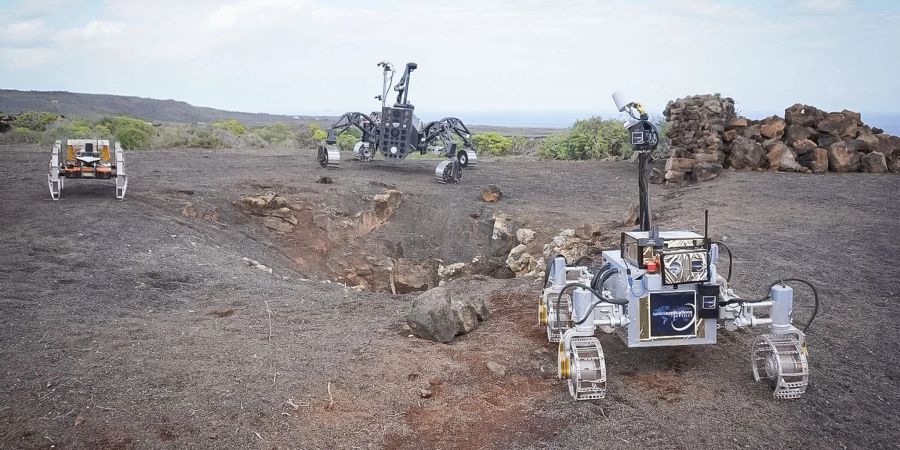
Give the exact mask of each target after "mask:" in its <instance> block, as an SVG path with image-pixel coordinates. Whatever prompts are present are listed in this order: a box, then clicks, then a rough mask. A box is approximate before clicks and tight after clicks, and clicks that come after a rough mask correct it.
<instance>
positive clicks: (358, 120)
mask: <svg viewBox="0 0 900 450" xmlns="http://www.w3.org/2000/svg"><path fill="white" fill-rule="evenodd" d="M350 128H356V129H357V130H359V131H360V132H362V139H361V140H362V141H363V142H369V141H370V136H371V135H372V134H373V133H374V130H375V121H374V120H373V119H372V118H371V117H369V116H368V115H366V114H363V113H361V112H348V113H345V114H344V115H342V116H341V117H338V119H337V120H336V121H334V123H332V124H331V126H330V127H329V128H328V138H326V142H327V143H329V144H334V143H335V142H336V141H337V137H338V135H340V134H341V133H343V132H345V131H347V130H349V129H350Z"/></svg>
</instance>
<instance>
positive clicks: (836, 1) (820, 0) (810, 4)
mask: <svg viewBox="0 0 900 450" xmlns="http://www.w3.org/2000/svg"><path fill="white" fill-rule="evenodd" d="M800 6H802V7H803V8H806V9H808V10H812V11H816V12H834V11H843V10H845V9H847V8H848V7H849V6H850V2H849V0H802V1H801V2H800Z"/></svg>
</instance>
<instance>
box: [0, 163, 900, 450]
mask: <svg viewBox="0 0 900 450" xmlns="http://www.w3.org/2000/svg"><path fill="white" fill-rule="evenodd" d="M46 150H47V149H36V148H31V147H6V148H2V149H0V154H2V155H3V158H4V163H3V164H2V165H0V177H2V180H3V181H2V182H0V233H2V235H0V280H2V289H0V374H2V376H0V447H2V448H50V447H58V448H173V447H179V448H185V447H189V448H391V449H393V448H409V449H419V448H574V447H588V448H600V447H604V448H636V447H638V448H640V447H656V448H677V449H693V448H736V447H741V448H743V447H748V448H774V447H777V448H823V447H824V448H848V447H849V448H897V442H900V431H898V429H897V427H896V425H897V423H900V389H898V387H897V386H898V383H900V366H898V361H900V354H898V350H897V345H896V343H897V342H898V341H900V323H898V322H897V321H894V320H893V319H892V318H893V317H896V316H897V315H898V314H900V306H898V291H900V287H898V285H897V279H898V276H900V270H898V268H897V264H896V263H895V261H896V257H897V253H898V252H900V239H898V237H900V235H898V224H900V202H898V193H900V177H897V176H893V175H869V174H843V175H837V174H828V175H821V176H811V175H799V174H778V173H767V172H749V173H748V172H726V173H725V174H724V175H723V176H721V177H720V178H719V179H717V180H714V181H712V182H708V183H703V184H700V185H694V186H686V187H662V186H652V187H651V188H652V191H653V196H652V204H653V206H654V208H655V210H656V211H657V212H658V213H659V217H658V219H657V222H658V223H659V224H660V225H661V227H663V228H669V229H678V228H691V229H695V230H702V223H703V209H709V211H710V218H711V219H710V228H711V234H712V236H713V237H715V238H722V239H726V242H727V243H728V244H729V246H730V247H731V248H732V250H733V251H734V252H735V254H736V258H735V272H736V273H735V275H734V278H733V280H732V282H733V284H734V285H735V287H736V290H737V291H738V293H741V294H745V295H747V296H755V295H759V294H762V293H763V291H764V290H765V288H766V286H768V284H769V282H770V281H773V280H777V279H778V278H780V277H786V276H798V277H802V278H806V279H809V280H811V281H813V282H815V283H816V284H817V285H818V286H819V289H820V292H821V295H822V301H823V307H822V310H821V312H820V315H819V318H818V319H817V320H816V322H815V323H814V324H813V326H812V328H811V330H810V333H809V351H810V363H811V385H810V388H809V390H808V391H807V393H806V395H805V397H803V398H802V399H800V400H797V401H776V400H774V399H773V398H771V394H770V391H769V390H768V388H767V387H766V386H764V385H762V384H756V383H754V382H753V380H752V377H751V373H750V367H749V352H750V344H751V342H752V339H753V336H754V335H755V334H757V333H759V331H745V332H738V333H728V332H724V330H723V331H722V332H720V334H719V343H718V344H717V345H715V346H703V347H690V348H675V349H632V350H629V349H627V348H625V346H624V345H623V344H622V343H621V342H620V341H619V340H618V338H617V337H615V336H603V337H602V339H601V342H602V344H603V348H604V351H605V353H606V360H607V367H608V376H609V380H610V381H609V384H608V396H607V398H606V399H605V400H602V401H596V402H580V403H576V402H574V401H572V399H571V398H570V397H569V394H568V392H567V390H566V388H565V385H564V384H563V383H561V382H559V381H558V380H556V378H555V376H556V360H555V347H554V346H553V345H551V344H549V343H547V342H546V339H545V335H544V331H543V330H542V329H541V328H539V327H538V326H537V324H536V314H535V310H536V304H537V295H538V290H539V286H538V285H536V284H535V283H534V280H532V279H529V278H519V279H512V280H494V279H485V280H482V281H473V283H477V284H479V286H480V287H479V289H484V290H485V292H486V293H487V294H486V300H487V304H488V308H489V309H490V313H491V315H490V318H489V319H488V320H487V321H486V322H485V323H484V324H483V325H482V326H481V327H480V328H478V329H477V330H475V331H474V332H472V333H470V334H468V335H466V336H462V337H459V338H458V339H457V340H456V341H455V342H454V343H453V344H450V345H444V344H438V343H433V342H429V341H423V340H419V339H417V338H411V337H409V328H408V327H407V326H406V324H405V314H406V312H407V310H408V308H409V306H410V304H411V302H412V301H413V299H414V298H415V295H414V294H406V295H392V294H390V293H385V292H359V291H357V290H354V289H348V288H347V287H344V286H343V285H341V284H338V283H334V282H328V278H335V277H336V276H337V275H339V272H340V271H341V270H345V269H346V267H343V266H341V261H344V260H354V261H357V260H364V259H365V258H366V257H368V256H384V255H373V254H372V253H371V252H378V251H381V252H386V254H387V256H406V257H439V258H441V259H442V260H444V261H445V262H446V263H450V262H456V261H462V262H467V261H470V260H471V258H472V257H473V256H478V255H479V254H481V253H483V252H484V251H485V248H486V245H487V242H486V240H487V235H486V234H485V228H486V223H488V222H487V220H488V219H489V218H490V217H491V216H492V215H493V214H494V213H496V212H498V211H502V212H504V213H506V214H507V215H509V216H510V217H512V218H514V219H515V220H517V221H519V222H521V223H522V224H525V225H527V226H529V227H531V228H533V229H535V230H537V231H538V240H542V241H543V242H546V240H547V239H548V238H549V237H551V236H552V235H554V234H555V233H556V232H558V231H559V230H561V229H563V228H573V227H575V226H577V225H578V224H581V223H586V222H590V223H600V224H607V225H609V224H614V223H616V222H617V221H620V220H621V216H622V211H623V210H624V209H625V207H626V206H628V205H630V204H631V203H633V202H634V201H635V200H636V198H637V195H636V172H635V167H634V165H633V164H631V163H624V162H617V163H614V162H610V163H596V162H583V163H571V162H538V161H526V160H495V161H491V160H486V161H482V162H481V165H480V167H479V168H478V169H477V170H474V171H467V172H465V174H464V176H463V180H462V183H461V184H459V185H455V186H444V185H440V184H437V183H436V182H435V181H434V180H433V175H431V174H432V173H433V166H434V162H433V161H407V162H406V163H404V164H400V165H390V164H387V163H378V162H376V163H374V164H370V165H368V166H366V165H364V164H363V163H358V162H356V163H354V162H347V163H345V164H343V166H342V167H341V168H340V169H337V170H334V171H329V172H328V175H330V176H331V177H332V178H333V179H334V184H318V183H316V182H315V180H316V178H317V177H318V176H319V175H322V174H323V172H324V171H323V170H322V169H319V168H318V166H317V165H316V164H315V163H314V155H313V152H312V151H303V152H298V151H296V150H290V149H282V150H277V149H276V150H254V151H232V150H223V151H204V150H169V151H146V152H130V153H128V154H127V162H128V164H129V165H128V169H129V174H130V176H131V181H130V186H129V190H128V193H127V196H126V199H125V201H124V202H118V201H116V200H115V198H114V195H113V191H114V189H113V187H112V184H111V183H110V182H78V181H73V182H69V183H67V185H66V189H65V190H64V191H63V195H62V200H60V201H58V202H53V201H51V200H50V196H49V193H48V190H47V187H46V182H45V177H46V168H47V156H48V155H47V153H48V152H47V151H46ZM488 183H496V184H498V185H499V186H500V187H501V188H502V189H503V192H504V194H505V195H504V197H503V199H502V200H501V201H500V202H498V203H496V204H487V203H483V202H481V201H480V200H479V198H478V194H479V192H480V188H481V187H482V186H483V185H486V184H488ZM385 186H389V187H396V188H397V189H399V190H400V191H402V192H403V193H404V195H403V199H402V203H401V204H400V206H399V207H398V208H397V210H396V211H395V212H394V214H393V216H392V217H391V218H390V220H388V221H387V222H385V223H383V224H380V226H379V227H377V228H375V229H373V230H371V231H369V232H367V233H365V234H361V235H356V236H350V235H340V234H339V233H338V235H336V236H330V237H331V238H335V237H337V240H335V239H330V240H329V239H322V240H316V239H318V238H316V236H319V237H321V236H320V235H321V233H319V232H316V231H315V230H312V229H311V228H307V227H306V225H305V223H304V222H303V221H302V220H301V224H300V225H299V226H298V227H297V229H295V230H294V231H293V232H291V233H288V234H281V233H277V232H274V231H272V230H269V229H267V228H265V227H264V226H263V225H262V221H261V220H260V218H257V217H252V216H249V215H247V214H245V213H244V212H242V211H241V210H239V209H238V208H237V207H235V206H234V202H235V201H237V200H238V199H239V198H240V197H241V196H242V195H259V194H263V193H266V192H268V191H277V192H279V193H282V194H284V195H285V196H286V197H287V198H288V199H289V200H290V201H291V202H292V204H296V205H305V206H304V207H303V208H305V209H303V210H304V211H307V212H308V214H307V215H309V216H313V215H315V213H316V212H321V211H330V212H331V213H335V212H337V213H339V214H345V215H346V217H349V218H352V217H354V213H355V212H360V211H363V210H365V209H366V208H369V207H370V205H371V197H372V195H374V194H378V193H381V192H383V191H384V187H385ZM487 230H488V231H487V232H489V227H487ZM317 233H318V234H317ZM326 237H329V236H326ZM391 252H393V254H392V255H391V254H389V253H391ZM245 257H246V258H251V259H253V260H256V261H259V262H260V263H262V264H265V265H266V266H269V267H271V268H272V269H273V271H272V273H269V272H267V271H262V270H258V269H257V268H254V267H251V266H248V265H247V264H246V263H245V262H244V261H243V260H242V258H245ZM360 258H362V259H360ZM798 294H799V297H798V298H797V300H796V301H797V307H796V310H797V312H796V314H797V316H798V319H800V320H803V319H804V318H805V317H807V314H809V311H810V308H809V307H808V305H810V304H811V300H812V299H811V297H810V296H809V295H808V294H806V293H804V292H802V291H800V292H798ZM487 362H494V363H497V364H500V365H502V366H504V367H505V374H500V373H499V372H497V371H492V370H489V369H488V367H487ZM422 389H427V390H430V391H431V392H432V396H431V397H430V398H422V396H421V395H420V390H422Z"/></svg>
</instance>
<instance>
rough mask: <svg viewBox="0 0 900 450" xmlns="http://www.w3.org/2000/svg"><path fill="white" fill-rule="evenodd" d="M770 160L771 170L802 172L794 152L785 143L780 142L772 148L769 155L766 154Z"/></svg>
mask: <svg viewBox="0 0 900 450" xmlns="http://www.w3.org/2000/svg"><path fill="white" fill-rule="evenodd" d="M766 158H767V159H768V160H769V168H770V169H772V170H777V171H779V172H796V171H798V170H800V164H797V161H796V157H795V155H794V151H793V150H791V149H790V147H788V146H787V145H785V144H784V143H783V142H781V141H778V142H776V143H775V145H773V146H772V148H771V150H769V153H767V154H766Z"/></svg>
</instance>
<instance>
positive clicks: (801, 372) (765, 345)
mask: <svg viewBox="0 0 900 450" xmlns="http://www.w3.org/2000/svg"><path fill="white" fill-rule="evenodd" d="M750 364H751V369H752V370H753V379H754V380H756V381H766V382H768V383H769V386H771V387H772V389H773V392H772V396H773V397H775V398H783V399H792V398H800V396H802V395H803V393H805V392H806V387H807V386H808V385H809V362H808V360H807V355H806V350H805V349H804V348H803V346H802V345H801V343H800V339H799V338H798V337H797V336H795V335H792V334H784V335H778V334H764V335H762V336H758V337H757V338H756V340H755V341H754V342H753V350H752V352H751V354H750Z"/></svg>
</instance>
